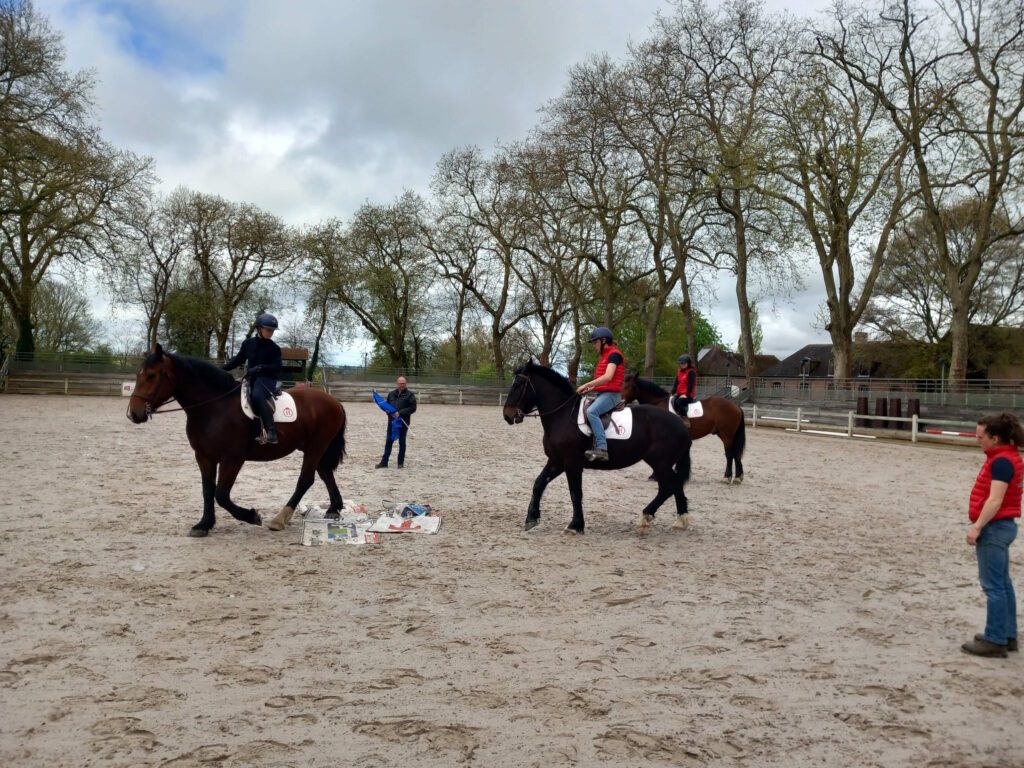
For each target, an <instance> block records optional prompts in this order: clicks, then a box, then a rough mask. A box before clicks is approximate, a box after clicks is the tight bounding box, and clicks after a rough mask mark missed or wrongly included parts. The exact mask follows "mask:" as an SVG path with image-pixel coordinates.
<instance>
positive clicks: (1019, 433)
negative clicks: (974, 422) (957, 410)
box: [978, 411, 1024, 448]
mask: <svg viewBox="0 0 1024 768" xmlns="http://www.w3.org/2000/svg"><path fill="white" fill-rule="evenodd" d="M978 425H979V426H982V427H984V428H985V431H986V432H987V433H988V435H989V437H994V438H996V439H997V440H998V441H999V442H1000V443H1002V444H1003V445H1013V446H1016V447H1017V448H1024V426H1021V423H1020V420H1019V419H1018V418H1017V416H1016V414H1013V413H1010V412H1009V411H1004V412H1003V413H990V414H988V415H987V416H982V417H981V418H980V419H978Z"/></svg>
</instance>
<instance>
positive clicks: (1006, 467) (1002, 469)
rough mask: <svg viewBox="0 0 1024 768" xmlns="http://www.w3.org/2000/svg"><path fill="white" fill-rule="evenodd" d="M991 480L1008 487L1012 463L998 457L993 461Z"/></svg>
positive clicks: (1011, 475) (1003, 457) (1011, 476)
mask: <svg viewBox="0 0 1024 768" xmlns="http://www.w3.org/2000/svg"><path fill="white" fill-rule="evenodd" d="M992 479H993V480H998V481H999V482H1001V483H1006V484H1007V485H1009V484H1010V482H1011V481H1012V480H1013V462H1012V461H1010V460H1009V459H1008V458H1006V457H1005V456H1000V457H999V458H998V459H996V460H995V461H993V462H992Z"/></svg>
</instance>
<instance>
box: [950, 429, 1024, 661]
mask: <svg viewBox="0 0 1024 768" xmlns="http://www.w3.org/2000/svg"><path fill="white" fill-rule="evenodd" d="M976 434H977V438H978V445H979V446H981V449H982V450H983V451H985V457H986V460H985V465H984V466H983V467H982V468H981V472H979V473H978V479H977V480H976V481H975V483H974V488H973V490H972V491H971V501H970V507H969V516H970V519H971V527H970V528H968V529H967V543H968V544H973V545H974V546H975V547H976V554H977V556H978V579H979V581H981V588H982V589H983V590H984V591H985V597H986V599H987V601H988V616H987V618H986V621H985V632H984V633H983V634H977V635H975V636H974V640H972V641H971V642H969V643H964V644H963V645H962V646H961V648H962V649H963V651H964V652H965V653H971V654H974V655H975V656H999V657H1002V658H1005V657H1006V652H1007V651H1008V650H1010V651H1016V650H1017V647H1018V646H1017V597H1016V595H1015V594H1014V591H1013V582H1012V581H1010V544H1011V543H1012V542H1013V540H1014V538H1016V536H1017V518H1019V517H1020V510H1021V496H1022V495H1024V461H1022V460H1021V456H1020V448H1021V447H1024V427H1021V424H1020V421H1019V420H1018V419H1017V417H1016V416H1015V415H1013V414H1012V413H996V414H992V415H990V416H985V417H984V418H982V419H980V420H979V421H978V428H977V432H976Z"/></svg>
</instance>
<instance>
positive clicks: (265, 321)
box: [256, 312, 277, 331]
mask: <svg viewBox="0 0 1024 768" xmlns="http://www.w3.org/2000/svg"><path fill="white" fill-rule="evenodd" d="M256 327H257V328H271V329H273V330H275V331H276V330H277V318H276V317H274V316H273V315H272V314H270V313H269V312H264V313H263V314H262V315H260V316H259V317H257V318H256Z"/></svg>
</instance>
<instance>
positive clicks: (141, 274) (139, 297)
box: [104, 189, 188, 349]
mask: <svg viewBox="0 0 1024 768" xmlns="http://www.w3.org/2000/svg"><path fill="white" fill-rule="evenodd" d="M187 201H188V192H187V191H186V190H184V189H177V190H175V191H174V192H173V193H172V194H171V195H170V196H168V197H166V198H161V197H158V196H156V195H152V194H147V195H142V196H140V197H139V198H138V199H137V200H136V201H134V203H133V204H132V205H130V206H129V207H128V218H127V220H126V221H125V230H126V231H125V233H124V235H123V236H122V237H119V238H116V239H115V240H114V241H113V258H111V259H108V260H106V262H105V267H104V272H105V274H106V277H107V281H108V284H109V285H110V287H111V289H112V290H113V292H114V295H115V297H116V298H117V299H118V301H120V302H121V303H122V304H125V305H127V306H131V307H137V308H139V309H141V310H142V312H143V315H144V316H145V323H146V346H147V348H148V349H153V347H154V346H155V345H156V343H157V341H158V340H159V339H158V335H159V329H160V321H161V320H162V319H163V315H164V311H165V310H166V308H167V297H168V294H169V293H170V291H171V289H172V288H173V287H174V285H175V281H180V280H181V278H182V274H181V273H182V271H183V268H182V266H181V265H182V263H183V262H184V260H185V257H186V256H187V253H188V251H187V247H188V228H187V226H186V220H185V214H186V205H187Z"/></svg>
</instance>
